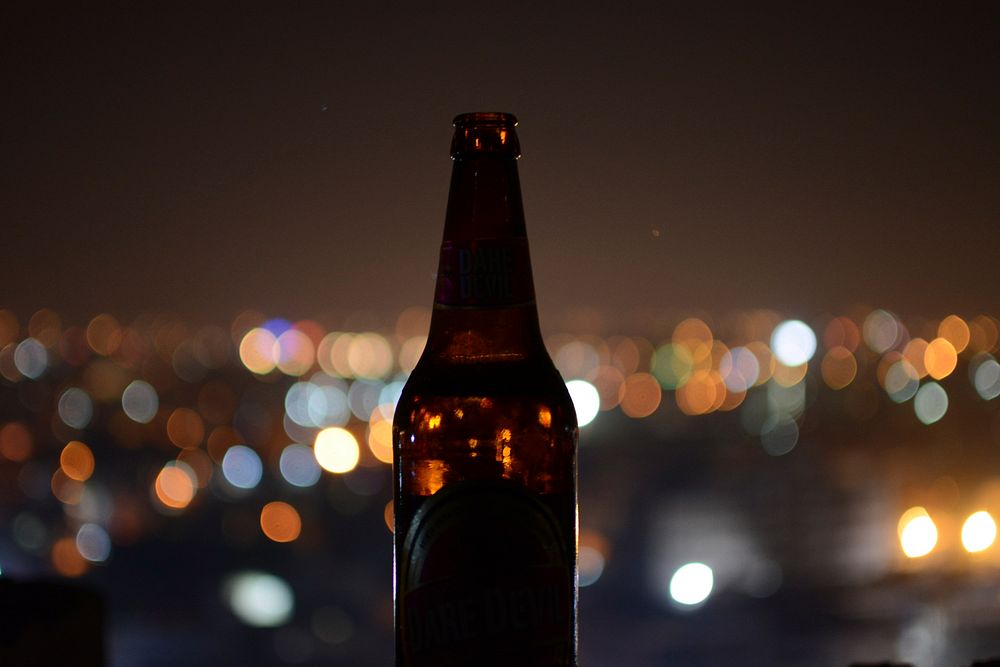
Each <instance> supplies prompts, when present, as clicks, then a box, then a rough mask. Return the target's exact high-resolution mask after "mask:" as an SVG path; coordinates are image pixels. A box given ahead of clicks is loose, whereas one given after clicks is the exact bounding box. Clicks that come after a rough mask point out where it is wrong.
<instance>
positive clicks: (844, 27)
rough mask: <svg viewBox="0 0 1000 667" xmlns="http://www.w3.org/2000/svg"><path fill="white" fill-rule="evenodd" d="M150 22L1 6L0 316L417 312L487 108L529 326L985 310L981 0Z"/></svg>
mask: <svg viewBox="0 0 1000 667" xmlns="http://www.w3.org/2000/svg"><path fill="white" fill-rule="evenodd" d="M22 4H25V5H28V4H30V3H22ZM67 4H68V3H67ZM150 4H151V3H125V2H121V3H118V6H117V7H112V8H109V7H105V8H103V9H94V8H92V7H57V6H49V7H48V8H46V9H19V10H14V11H12V10H10V9H5V10H4V13H3V14H4V15H3V18H2V20H0V72H2V74H0V76H2V79H0V85H2V91H3V92H2V103H0V123H2V133H0V151H2V155H3V159H2V163H0V164H2V173H0V211H2V216H3V218H2V220H3V223H2V225H3V226H2V229H3V237H2V238H3V243H2V246H0V248H2V255H0V285H2V286H3V287H2V291H0V308H9V309H12V310H13V311H14V312H16V313H17V314H18V315H19V316H21V317H27V316H28V315H30V314H31V313H32V312H33V311H34V310H36V309H38V308H40V307H43V306H47V307H51V308H54V309H55V310H57V311H58V312H59V313H61V314H63V315H64V317H65V318H66V319H68V320H75V321H85V318H89V317H91V316H93V315H95V314H97V313H99V312H102V311H106V312H111V313H113V314H115V315H116V316H118V317H124V318H128V317H132V316H134V315H136V314H138V313H140V312H142V311H147V310H169V311H172V312H175V313H177V314H179V315H182V316H185V317H191V318H196V319H200V320H203V321H214V322H224V321H226V320H228V319H229V318H231V317H232V316H233V315H234V314H235V313H236V312H238V311H239V310H240V309H242V308H245V307H254V308H257V309H260V310H261V311H263V312H265V313H268V314H274V315H284V316H286V317H292V318H294V317H310V316H317V315H319V314H322V313H334V314H337V313H349V312H352V311H356V310H359V309H363V310H367V311H370V312H372V313H375V314H381V315H388V314H391V313H395V312H398V310H399V309H401V308H403V307H405V306H408V305H411V304H423V305H429V304H430V301H431V299H432V294H433V281H434V271H435V268H436V263H437V247H438V244H439V241H440V235H441V229H442V225H443V216H444V207H445V202H446V196H447V187H448V178H449V170H450V160H449V158H448V144H449V140H450V136H451V119H452V117H453V116H454V115H455V114H457V113H460V112H466V111H473V110H499V111H509V112H513V113H515V114H516V115H517V116H518V117H519V119H520V121H521V124H520V126H519V130H518V131H519V134H520V138H521V145H522V147H523V150H524V157H523V159H522V160H521V163H520V169H521V179H522V188H523V192H524V199H525V207H526V215H527V221H528V230H529V236H530V239H531V244H532V245H531V248H532V258H533V263H534V269H535V279H536V285H537V291H538V295H539V301H540V305H541V307H542V309H543V313H544V312H562V311H566V310H573V309H579V308H581V307H590V308H595V309H597V310H599V311H602V312H617V311H625V310H637V309H639V310H656V309H667V310H677V311H684V310H698V311H704V312H720V311H724V310H728V309H734V308H745V307H772V308H777V309H781V310H783V311H786V312H788V313H790V314H794V315H798V316H801V317H809V316H813V315H816V314H819V313H822V312H840V311H842V310H843V309H845V308H848V307H850V306H851V305H852V304H855V303H859V302H861V303H866V304H869V305H871V306H880V307H886V308H891V309H895V310H897V311H898V312H899V313H900V314H901V315H904V316H915V315H926V316H928V317H942V316H944V315H946V314H948V313H950V312H958V313H963V314H967V315H971V314H975V313H977V312H994V313H995V312H996V311H997V310H998V309H1000V290H998V284H1000V282H998V278H1000V269H998V266H997V256H998V246H1000V230H998V226H1000V225H998V223H1000V187H998V184H1000V150H998V149H1000V132H998V119H1000V92H998V91H1000V84H998V82H1000V38H998V25H1000V22H998V17H1000V10H998V9H997V7H998V5H996V4H995V3H987V2H984V3H979V4H968V3H960V4H959V5H957V6H956V5H950V4H948V5H946V4H944V3H941V4H938V5H933V4H929V3H902V2H898V3H878V4H877V6H872V5H873V4H874V3H857V4H843V3H834V4H832V5H830V6H827V7H823V8H817V7H814V6H811V3H805V4H801V3H799V4H792V3H789V4H788V5H786V6H780V5H773V4H769V5H766V6H758V5H756V3H755V4H754V6H750V5H748V4H743V3H732V4H730V5H721V4H712V5H704V4H702V3H685V4H677V5H671V4H668V3H651V4H649V5H638V4H631V3H630V4H628V5H627V6H622V7H620V8H619V7H613V6H611V4H610V3H600V4H598V3H589V4H579V3H575V4H565V5H563V6H561V7H557V6H555V4H554V3H553V4H547V3H530V4H523V5H520V4H517V3H489V4H484V5H483V6H479V7H476V6H473V5H471V4H470V3H451V4H445V3H431V5H430V6H425V4H424V3H405V4H403V3H400V4H399V5H398V6H396V5H393V4H390V3H336V2H326V3H273V4H272V5H271V6H270V7H269V8H261V7H260V6H259V5H258V4H256V3H255V4H254V5H253V6H251V3H233V4H232V5H229V6H222V5H219V4H213V8H212V9H209V10H205V9H193V8H191V7H192V6H191V5H186V6H183V7H182V6H178V4H176V3H159V4H158V5H156V8H151V7H150V6H149V5H150ZM696 5H697V6H696ZM543 319H544V318H543Z"/></svg>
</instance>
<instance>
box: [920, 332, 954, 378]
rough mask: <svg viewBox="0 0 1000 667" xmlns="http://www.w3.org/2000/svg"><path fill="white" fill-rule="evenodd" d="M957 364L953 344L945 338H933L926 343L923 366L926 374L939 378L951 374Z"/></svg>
mask: <svg viewBox="0 0 1000 667" xmlns="http://www.w3.org/2000/svg"><path fill="white" fill-rule="evenodd" d="M957 365H958V352H956V351H955V346H954V345H952V344H951V342H950V341H948V340H947V339H945V338H935V339H934V340H932V341H931V342H930V343H928V344H927V349H926V350H925V351H924V366H925V367H926V368H927V374H928V375H930V376H931V377H932V378H934V379H935V380H941V379H943V378H946V377H948V376H949V375H951V373H952V371H954V370H955V366H957Z"/></svg>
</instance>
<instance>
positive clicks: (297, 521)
mask: <svg viewBox="0 0 1000 667" xmlns="http://www.w3.org/2000/svg"><path fill="white" fill-rule="evenodd" d="M260 529H261V530H262V531H264V534H265V535H267V538H268V539H269V540H271V541H273V542H294V541H295V540H297V539H298V538H299V534H300V533H301V532H302V519H301V518H300V517H299V513H298V511H297V510H296V509H295V508H294V507H292V506H291V505H289V504H288V503H283V502H281V501H274V502H270V503H268V504H266V505H264V507H263V509H261V511H260Z"/></svg>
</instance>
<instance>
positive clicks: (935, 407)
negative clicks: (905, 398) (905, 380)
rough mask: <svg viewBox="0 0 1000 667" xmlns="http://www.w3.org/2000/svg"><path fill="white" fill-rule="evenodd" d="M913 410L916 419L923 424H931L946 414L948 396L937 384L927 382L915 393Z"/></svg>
mask: <svg viewBox="0 0 1000 667" xmlns="http://www.w3.org/2000/svg"><path fill="white" fill-rule="evenodd" d="M913 409H914V411H915V412H916V413H917V419H919V420H920V421H921V422H923V423H924V424H928V425H930V424H933V423H934V422H936V421H939V420H940V419H941V418H942V417H944V415H945V413H946V412H948V394H947V392H945V390H944V387H942V386H941V385H939V384H938V383H936V382H928V383H927V384H925V385H924V386H922V387H921V388H920V389H919V390H918V391H917V395H916V397H915V398H914V399H913Z"/></svg>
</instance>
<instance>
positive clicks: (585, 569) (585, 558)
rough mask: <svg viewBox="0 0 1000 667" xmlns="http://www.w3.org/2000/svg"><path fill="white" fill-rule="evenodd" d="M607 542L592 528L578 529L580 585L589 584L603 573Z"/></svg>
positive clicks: (594, 581) (595, 581)
mask: <svg viewBox="0 0 1000 667" xmlns="http://www.w3.org/2000/svg"><path fill="white" fill-rule="evenodd" d="M607 554H608V542H607V540H605V539H604V537H602V536H601V534H600V533H598V532H596V531H593V530H581V531H580V547H579V557H578V561H579V570H580V586H581V587H586V586H591V585H593V584H595V583H597V581H598V580H599V579H600V578H601V575H602V574H604V567H605V565H606V564H607Z"/></svg>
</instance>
